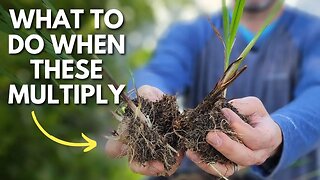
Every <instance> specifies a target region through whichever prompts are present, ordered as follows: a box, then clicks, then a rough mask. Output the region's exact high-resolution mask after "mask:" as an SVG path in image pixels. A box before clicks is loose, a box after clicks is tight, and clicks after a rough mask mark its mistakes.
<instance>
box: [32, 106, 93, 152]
mask: <svg viewBox="0 0 320 180" xmlns="http://www.w3.org/2000/svg"><path fill="white" fill-rule="evenodd" d="M31 115H32V118H33V121H34V123H36V125H37V127H38V128H39V129H40V131H41V132H42V133H43V134H44V135H45V136H47V137H48V138H49V139H51V140H52V141H54V142H56V143H58V144H62V145H65V146H71V147H86V148H85V149H84V150H83V152H89V151H91V150H92V149H94V148H95V147H96V146H97V142H96V141H95V140H92V139H90V138H89V137H88V136H86V135H85V134H83V133H81V136H82V138H83V139H84V140H85V141H87V142H86V143H74V142H68V141H64V140H61V139H58V138H56V137H54V136H52V135H51V134H49V133H48V132H47V131H46V130H44V129H43V127H42V126H41V125H40V123H39V122H38V120H37V117H36V114H35V112H34V111H32V112H31Z"/></svg>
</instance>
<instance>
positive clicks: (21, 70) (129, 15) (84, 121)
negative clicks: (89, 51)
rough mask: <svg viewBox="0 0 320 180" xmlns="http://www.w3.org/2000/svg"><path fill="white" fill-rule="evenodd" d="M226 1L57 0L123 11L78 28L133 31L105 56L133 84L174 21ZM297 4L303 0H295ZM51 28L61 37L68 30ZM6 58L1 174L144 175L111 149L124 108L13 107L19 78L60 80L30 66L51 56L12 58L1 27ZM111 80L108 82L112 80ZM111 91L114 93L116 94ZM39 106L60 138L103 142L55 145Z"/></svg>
mask: <svg viewBox="0 0 320 180" xmlns="http://www.w3.org/2000/svg"><path fill="white" fill-rule="evenodd" d="M219 2H220V1H217V0H201V1H198V0H194V1H185V0H176V1H170V0H134V1H132V0H89V1H87V0H67V1H65V0H64V1H62V0H56V1H52V4H53V5H54V6H55V7H56V8H57V9H59V8H63V9H65V10H68V9H71V8H81V9H85V11H86V12H88V10H89V9H91V8H104V9H111V8H117V9H119V10H121V11H122V12H123V14H124V16H125V19H126V20H125V24H124V26H123V27H122V28H121V29H120V30H117V31H110V30H107V29H106V28H101V29H100V30H95V29H94V28H93V18H92V16H90V15H88V13H86V15H84V16H83V17H82V21H81V27H82V28H81V29H79V30H77V31H76V33H79V34H83V35H87V34H95V33H112V34H126V36H127V48H126V50H127V53H126V55H125V56H120V55H114V56H105V57H101V58H103V60H104V66H105V67H106V68H107V69H109V70H110V71H111V72H112V75H113V76H114V77H115V79H116V80H117V81H118V82H119V83H126V82H127V80H128V79H129V78H130V73H129V72H130V70H134V69H135V68H137V67H140V66H141V65H143V64H145V63H146V62H147V60H148V59H149V57H150V56H151V54H152V51H153V49H154V48H155V46H156V42H157V40H158V38H159V37H160V36H161V34H162V33H163V32H164V31H165V29H167V27H168V26H169V25H170V24H171V23H172V22H174V21H176V20H190V19H193V18H195V17H196V16H197V15H199V13H212V12H213V11H215V10H218V9H219ZM229 2H230V1H229ZM290 2H292V3H298V1H295V0H290ZM308 2H309V1H308ZM313 2H314V1H313ZM0 4H1V6H3V7H4V8H5V9H6V10H7V9H9V8H14V9H16V10H18V9H30V8H44V7H43V5H42V2H41V1H40V0H1V2H0ZM310 7H315V6H310ZM70 19H71V20H72V18H70ZM0 29H1V27H0ZM51 33H54V34H61V33H63V30H57V31H51ZM0 58H1V59H0V179H6V180H7V179H9V180H10V179H45V180H50V179H65V180H69V179H70V180H73V179H108V180H109V179H110V180H115V179H141V178H142V176H139V175H136V174H133V173H132V172H131V171H130V170H129V169H128V166H127V160H126V159H125V158H123V159H117V160H112V159H109V158H108V157H106V156H105V154H104V152H103V149H104V144H105V142H106V139H105V138H104V136H105V135H107V134H109V133H110V131H111V130H112V129H113V128H115V127H116V125H117V122H116V120H114V119H113V118H112V116H111V114H110V110H113V109H115V108H116V107H114V106H112V105H108V106H97V105H95V104H94V102H91V101H90V102H89V103H88V104H87V105H85V106H79V105H59V106H52V105H51V106H48V105H42V106H34V105H8V104H7V101H8V89H9V84H12V83H16V82H18V81H19V82H22V83H23V84H32V83H35V84H53V83H54V82H53V81H44V80H41V81H34V80H33V68H32V66H30V64H29V60H30V59H32V58H50V59H54V58H53V57H51V56H49V55H48V54H46V53H42V54H40V55H39V56H31V55H29V54H27V53H21V54H19V55H14V56H13V55H8V34H7V33H3V32H0ZM78 58H82V56H78ZM68 83H70V82H68ZM74 83H79V82H74ZM81 83H91V84H92V83H97V82H92V81H87V82H81ZM100 83H101V82H100ZM103 83H106V80H105V81H103ZM105 95H106V96H107V97H110V94H105ZM55 96H56V97H60V99H61V98H62V94H61V93H59V92H56V94H55ZM32 110H35V111H36V113H37V117H38V120H39V122H40V123H41V124H42V126H43V127H44V128H45V129H46V130H47V131H48V132H49V133H51V134H53V135H55V136H56V137H59V138H61V139H63V140H67V141H74V142H79V141H82V138H81V136H80V135H81V133H82V132H83V133H85V134H86V135H88V136H89V137H90V138H92V139H95V140H96V141H97V142H98V147H97V148H96V149H94V150H92V151H91V152H89V153H86V154H85V153H83V152H82V149H81V148H69V147H65V146H61V145H59V144H56V143H54V142H52V141H51V140H49V139H47V138H46V137H45V136H44V135H43V134H41V132H40V131H39V129H37V127H36V126H35V124H34V122H33V121H32V118H31V114H30V112H31V111H32Z"/></svg>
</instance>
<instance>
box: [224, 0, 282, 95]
mask: <svg viewBox="0 0 320 180" xmlns="http://www.w3.org/2000/svg"><path fill="white" fill-rule="evenodd" d="M283 2H284V0H280V1H277V2H276V4H275V5H274V7H273V9H272V10H271V13H270V15H269V16H268V17H267V19H266V21H265V22H264V24H263V26H262V27H261V28H260V29H259V31H258V32H257V33H256V34H255V36H254V38H253V39H252V40H251V41H250V43H249V44H248V45H247V47H246V48H245V49H244V50H243V52H242V53H241V54H240V56H239V57H238V58H237V60H236V61H235V62H233V63H232V64H231V65H229V60H230V55H231V52H232V48H233V44H234V41H235V39H236V33H237V31H238V27H239V23H240V20H241V17H242V13H243V10H244V5H245V0H237V1H236V4H235V7H234V10H233V14H232V19H231V24H228V18H229V14H228V10H227V7H226V2H225V0H222V13H223V29H224V36H225V37H224V40H225V42H224V44H225V66H224V70H225V74H224V76H223V78H222V79H221V80H220V82H219V83H218V84H220V85H221V84H223V85H224V87H223V89H224V93H223V95H224V97H226V93H227V84H229V83H230V82H232V81H233V80H234V77H235V75H237V76H238V75H239V73H240V72H242V71H243V70H239V67H240V65H241V64H242V62H243V60H244V59H245V58H246V57H247V55H248V53H249V52H250V51H251V49H252V47H253V46H254V45H255V44H256V42H257V41H258V39H259V37H260V36H261V35H262V33H263V32H264V30H265V29H266V28H267V26H268V25H269V24H270V23H271V22H272V20H273V19H274V18H275V17H276V15H277V14H278V13H279V12H280V10H281V8H282V5H283ZM241 69H243V68H241ZM231 80H232V81H231ZM220 88H222V87H220ZM220 88H218V89H220Z"/></svg>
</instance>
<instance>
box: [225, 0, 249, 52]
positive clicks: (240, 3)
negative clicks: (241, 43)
mask: <svg viewBox="0 0 320 180" xmlns="http://www.w3.org/2000/svg"><path fill="white" fill-rule="evenodd" d="M245 3H246V1H245V0H236V4H235V6H234V9H233V12H232V18H231V25H230V36H229V39H228V45H229V47H228V48H229V50H230V51H231V50H232V46H233V44H234V41H235V39H236V35H237V32H238V27H239V24H240V20H241V17H242V14H243V10H244V6H245Z"/></svg>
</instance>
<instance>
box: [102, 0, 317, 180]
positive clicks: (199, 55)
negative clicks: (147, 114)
mask: <svg viewBox="0 0 320 180" xmlns="http://www.w3.org/2000/svg"><path fill="white" fill-rule="evenodd" d="M275 2H276V0H247V3H246V7H245V12H244V14H243V18H242V19H241V26H240V28H239V32H238V34H237V40H236V42H235V44H234V48H233V52H232V55H231V59H236V57H238V56H239V54H240V53H241V52H242V50H243V49H244V48H245V47H246V45H247V44H248V43H249V42H250V40H251V39H252V38H253V36H254V34H255V33H256V32H257V31H258V30H259V29H260V27H261V26H262V24H263V22H264V20H265V19H266V18H267V17H268V15H269V13H270V11H271V9H272V7H273V6H274V4H275ZM211 20H212V22H213V24H214V25H215V26H216V27H217V28H218V29H219V31H220V32H223V29H222V28H223V27H222V15H221V13H219V14H216V15H214V16H213V17H212V19H211ZM223 59H224V50H223V45H222V43H221V42H220V40H219V38H218V37H217V36H216V35H215V34H214V32H213V31H212V29H211V27H210V23H209V22H208V20H207V18H206V17H200V18H199V19H197V20H196V21H194V22H190V23H178V24H175V25H174V26H172V27H171V29H170V30H169V31H168V32H167V33H166V34H165V35H164V37H163V39H162V40H161V41H160V42H159V44H158V47H157V49H156V51H155V53H154V55H153V57H152V59H151V60H150V62H149V63H148V64H147V65H146V66H145V67H143V68H141V69H139V70H137V71H136V72H135V74H134V79H135V83H136V86H137V87H138V88H139V89H138V91H139V93H140V95H142V96H144V97H146V98H149V99H150V100H153V101H155V100H158V99H160V98H161V97H162V95H163V94H172V95H175V94H181V95H184V96H185V106H186V107H190V108H192V107H195V106H196V105H197V104H199V103H200V102H201V101H202V100H203V99H204V97H205V96H206V95H207V94H208V93H209V92H210V91H211V90H212V88H213V87H214V85H215V83H216V82H217V81H218V80H219V78H220V77H221V75H222V74H223V66H224V62H223ZM245 64H247V65H248V69H247V71H245V72H244V73H243V74H242V75H241V76H240V77H239V78H238V79H237V80H236V81H235V82H234V83H233V84H232V85H231V86H230V87H229V89H228V98H229V99H233V98H240V97H245V98H241V99H234V100H233V101H231V102H232V104H233V105H234V106H235V107H236V108H237V109H238V110H239V111H240V112H241V113H243V114H245V115H248V116H249V117H250V125H248V124H246V123H243V122H242V121H241V119H240V118H239V116H237V115H236V114H235V113H234V112H232V111H231V110H230V109H223V113H224V115H225V116H226V118H227V119H228V121H229V123H230V125H231V127H232V128H233V129H234V130H235V131H236V132H237V133H238V134H241V139H242V141H243V142H244V145H243V144H239V143H237V142H235V141H233V140H231V139H230V138H229V137H228V136H226V135H225V134H223V133H222V132H210V133H208V135H207V141H208V143H210V144H211V145H212V146H213V148H215V149H217V150H218V151H220V152H221V153H222V154H223V155H224V156H226V157H227V158H228V159H230V160H231V161H233V162H235V163H236V164H238V166H237V167H236V168H234V167H232V166H229V165H222V164H215V165H214V166H215V168H212V167H210V166H208V165H207V164H204V163H202V162H201V161H200V158H199V157H198V156H197V154H195V153H193V152H191V151H187V152H186V156H187V157H188V158H185V159H184V160H183V162H182V164H181V165H180V166H179V165H178V164H177V166H176V168H174V169H173V170H172V172H170V174H172V173H175V174H174V175H173V176H179V175H181V174H188V173H201V171H200V169H202V170H203V171H202V172H204V171H205V172H207V173H209V174H211V175H214V176H218V177H219V176H221V175H224V176H230V175H232V174H234V173H236V171H237V170H239V169H241V168H244V167H249V168H250V173H249V174H251V175H250V178H252V179H261V178H272V179H297V178H301V179H306V178H310V179H316V178H317V177H316V174H317V172H318V171H317V169H319V168H320V166H319V163H320V155H319V153H318V151H317V149H319V147H320V146H319V145H320V20H319V19H318V18H316V17H313V16H311V15H308V14H306V13H303V12H300V11H298V10H295V9H292V8H289V7H283V10H282V11H281V13H279V15H278V16H277V18H276V19H274V21H273V23H272V24H271V25H269V27H268V28H267V29H266V31H265V32H264V33H263V34H262V37H261V38H260V40H259V41H258V42H257V44H256V45H255V46H254V47H253V49H252V51H251V52H250V53H249V55H248V56H247V58H246V60H245ZM252 96H254V97H252ZM124 147H125V145H123V144H121V143H119V142H117V141H109V142H108V143H107V146H106V151H107V154H109V155H111V156H119V153H121V151H120V149H121V148H122V149H125V148H124ZM190 160H191V161H190ZM179 163H180V162H179ZM294 163H295V165H292V164H294ZM130 167H131V168H132V169H133V170H134V171H135V172H138V173H141V174H145V175H148V176H157V175H159V174H161V173H163V171H164V167H163V165H162V164H161V163H159V162H150V163H148V165H147V166H144V167H142V166H139V165H138V164H137V163H135V162H133V163H131V164H130ZM178 167H179V169H178V170H177V171H176V169H177V168H178ZM251 172H252V173H251ZM318 174H319V172H318ZM247 178H248V177H247Z"/></svg>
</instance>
